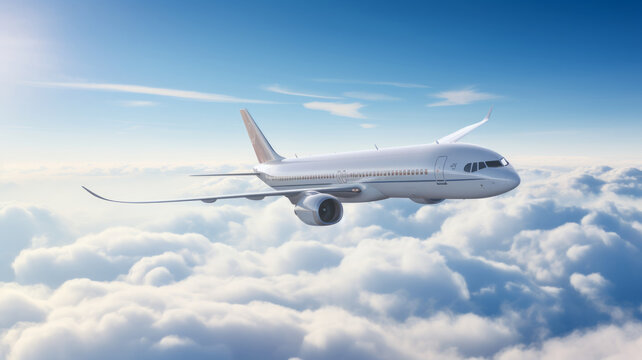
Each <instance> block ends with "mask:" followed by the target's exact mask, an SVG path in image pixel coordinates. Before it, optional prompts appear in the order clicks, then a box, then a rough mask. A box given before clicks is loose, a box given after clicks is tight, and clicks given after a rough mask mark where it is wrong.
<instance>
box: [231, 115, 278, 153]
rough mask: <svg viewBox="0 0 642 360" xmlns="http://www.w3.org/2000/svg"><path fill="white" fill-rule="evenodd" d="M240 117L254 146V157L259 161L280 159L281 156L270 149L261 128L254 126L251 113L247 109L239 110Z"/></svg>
mask: <svg viewBox="0 0 642 360" xmlns="http://www.w3.org/2000/svg"><path fill="white" fill-rule="evenodd" d="M241 117H243V122H244V123H245V128H246V129H247V134H248V135H249V136H250V141H252V146H253V147H254V152H255V153H256V157H257V158H258V159H259V162H260V163H264V162H268V161H274V160H281V159H283V157H282V156H281V155H279V154H277V153H276V151H274V149H272V146H271V145H270V143H269V142H268V141H267V139H266V138H265V136H264V135H263V133H262V132H261V129H259V127H258V126H256V123H255V122H254V119H252V115H250V113H249V112H248V111H247V109H242V110H241Z"/></svg>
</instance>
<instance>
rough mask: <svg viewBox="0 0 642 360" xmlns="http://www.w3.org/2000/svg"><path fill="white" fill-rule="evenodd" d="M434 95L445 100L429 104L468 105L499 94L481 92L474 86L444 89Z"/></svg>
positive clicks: (493, 97)
mask: <svg viewBox="0 0 642 360" xmlns="http://www.w3.org/2000/svg"><path fill="white" fill-rule="evenodd" d="M433 97H436V98H439V99H443V100H441V101H438V102H435V103H432V104H428V106H452V105H466V104H470V103H473V102H476V101H482V100H489V99H496V98H498V97H499V95H495V94H490V93H484V92H480V91H477V90H476V89H475V88H473V87H468V88H465V89H461V90H450V91H442V92H440V93H437V94H434V95H433Z"/></svg>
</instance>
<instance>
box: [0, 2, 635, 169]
mask: <svg viewBox="0 0 642 360" xmlns="http://www.w3.org/2000/svg"><path fill="white" fill-rule="evenodd" d="M1 6H2V10H3V11H2V12H3V14H4V15H3V18H6V19H9V20H8V21H4V22H3V23H4V25H0V26H2V30H3V32H4V33H5V34H6V35H5V36H6V38H7V39H12V38H13V39H14V40H15V39H17V41H8V40H6V39H5V40H4V41H3V43H2V46H3V47H4V48H5V50H7V51H3V54H4V55H3V56H4V57H8V59H5V60H4V61H5V64H9V65H8V66H4V67H5V70H4V71H3V73H2V75H3V79H2V82H3V84H2V88H3V94H4V95H5V96H3V100H0V102H1V105H2V108H1V109H0V126H1V127H2V128H3V131H2V133H3V134H2V135H1V136H2V140H3V141H2V142H3V144H4V145H3V151H11V152H14V153H16V156H15V158H14V160H13V161H10V162H12V163H13V162H16V161H17V162H20V161H26V162H29V163H34V164H37V163H38V162H39V161H43V162H47V163H48V162H60V161H63V162H74V161H82V162H86V161H92V162H93V161H95V162H99V163H102V162H114V161H122V160H124V158H125V159H128V160H129V161H137V162H145V161H156V160H159V159H161V160H168V159H171V160H172V161H174V162H179V161H181V159H192V160H198V161H211V162H215V163H216V162H220V161H221V160H222V159H221V157H223V159H225V158H226V157H233V158H234V159H238V160H240V161H246V162H251V161H253V160H254V159H253V158H252V153H251V149H250V148H249V145H248V142H247V140H246V138H245V134H244V132H243V127H242V126H241V122H240V120H239V116H238V109H239V108H241V107H247V108H249V109H250V111H251V112H252V113H253V114H254V116H255V118H256V119H257V121H258V122H259V124H260V125H261V126H262V127H263V129H264V132H265V133H266V134H267V135H268V137H269V139H270V140H271V141H272V142H273V145H274V146H275V148H277V150H279V151H281V152H283V153H285V154H287V155H290V156H291V155H292V154H293V153H295V152H297V153H299V154H311V153H320V152H324V151H342V150H353V149H361V148H370V147H372V144H373V143H377V144H378V145H380V146H395V145H405V144H415V143H424V142H431V141H433V140H434V139H436V138H438V137H440V136H442V135H445V134H447V133H449V132H451V131H454V130H456V129H458V128H460V127H462V126H464V125H466V124H469V123H471V122H473V121H476V120H478V119H480V118H481V117H482V116H483V115H484V114H485V113H486V111H487V110H488V108H489V107H490V105H491V104H494V105H495V113H494V117H493V122H491V123H489V124H488V125H487V126H486V127H485V128H483V129H480V130H479V131H477V132H476V133H475V134H473V135H471V136H470V137H469V138H468V139H467V141H470V142H475V143H479V144H482V145H485V146H489V147H491V148H494V149H496V150H498V151H500V152H502V153H505V155H506V156H508V157H509V158H510V157H511V156H512V157H515V156H517V157H518V158H519V157H520V156H538V155H544V156H548V155H557V156H561V157H572V156H588V157H591V158H596V157H597V158H600V160H602V162H605V161H616V160H628V161H631V160H632V161H639V159H640V155H639V154H640V153H642V151H641V150H642V148H641V145H639V141H637V140H638V137H639V134H640V130H642V128H641V126H642V125H641V124H642V122H641V121H640V120H642V102H640V98H641V97H642V90H640V86H639V84H640V82H641V80H642V71H641V70H640V66H639V64H640V63H641V62H642V50H640V49H642V43H641V42H642V40H641V39H640V37H639V36H638V35H639V33H640V30H641V29H640V27H641V25H640V21H639V20H640V13H641V9H640V5H639V4H636V3H627V2H620V3H617V4H612V3H609V2H585V3H582V4H576V3H563V4H560V3H558V2H537V3H528V4H527V3H521V2H520V3H516V2H511V1H505V2H502V1H499V2H497V1H496V2H490V3H488V2H485V3H481V2H448V3H442V2H402V3H401V4H392V3H389V2H366V3H357V2H354V3H349V4H346V3H345V2H297V1H292V2H277V3H271V2H257V3H255V2H234V3H210V2H190V3H180V4H179V3H172V2H154V3H144V2H143V3H137V4H132V3H131V2H127V1H122V2H119V1H114V2H108V3H102V2H87V3H74V2H45V3H42V2H39V3H37V4H36V3H34V2H28V1H27V2H19V3H13V2H9V3H4V4H3V5H1ZM20 41H22V42H23V43H27V44H28V45H16V42H20ZM12 57H13V59H12ZM43 83H56V84H61V83H99V84H127V85H139V86H146V87H153V88H164V89H178V90H186V91H197V92H202V93H214V94H222V95H228V96H233V97H235V98H240V99H255V100H263V101H269V102H275V103H270V104H257V103H251V102H244V101H235V102H232V103H230V102H207V101H199V100H190V99H180V98H173V97H162V96H155V95H145V94H136V93H126V92H107V91H96V90H87V89H69V88H59V87H44V86H42V85H43ZM399 84H416V85H421V86H415V87H399V86H398V85H399ZM395 85H397V86H395ZM275 86H278V89H281V90H287V91H289V92H294V93H300V94H301V93H302V94H311V95H319V96H324V97H329V98H330V99H328V98H323V97H318V98H314V97H303V96H296V95H286V94H282V93H275V92H272V91H269V89H270V88H271V87H272V88H274V87H275ZM466 90H467V91H469V93H470V94H469V96H467V97H465V99H464V100H463V104H461V105H452V106H432V107H430V106H427V105H428V104H435V103H439V102H440V101H443V100H444V99H443V98H439V97H438V95H439V94H443V93H444V92H454V93H455V94H457V93H461V92H462V91H466ZM480 94H481V95H480ZM364 97H365V98H364ZM475 99H478V100H475ZM309 102H324V103H344V104H354V103H359V104H360V106H362V107H361V108H360V109H359V110H358V113H359V114H360V116H361V117H363V118H357V119H355V118H351V117H346V116H337V115H333V114H331V113H329V112H327V111H320V110H314V109H310V108H305V107H304V106H303V104H305V103H309ZM127 105H129V106H127ZM132 105H138V106H132ZM361 124H371V126H370V127H369V128H362V127H360V125H361ZM366 126H367V125H366ZM372 126H374V127H372ZM310 138H314V139H326V141H309V139H310ZM328 140H329V141H328ZM329 143H331V144H332V148H331V149H328V144H329ZM114 144H117V147H116V148H115V147H114Z"/></svg>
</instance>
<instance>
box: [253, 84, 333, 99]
mask: <svg viewBox="0 0 642 360" xmlns="http://www.w3.org/2000/svg"><path fill="white" fill-rule="evenodd" d="M265 90H267V91H271V92H274V93H277V94H285V95H293V96H303V97H309V98H317V99H329V100H338V99H341V98H340V97H336V96H325V95H317V94H310V93H302V92H297V91H292V90H288V89H285V88H282V87H281V86H279V85H278V84H275V85H271V86H268V87H266V88H265Z"/></svg>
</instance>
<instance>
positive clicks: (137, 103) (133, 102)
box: [122, 100, 158, 107]
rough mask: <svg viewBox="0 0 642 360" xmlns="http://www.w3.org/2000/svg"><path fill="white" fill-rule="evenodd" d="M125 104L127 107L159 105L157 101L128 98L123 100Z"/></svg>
mask: <svg viewBox="0 0 642 360" xmlns="http://www.w3.org/2000/svg"><path fill="white" fill-rule="evenodd" d="M122 104H123V106H126V107H149V106H156V105H158V103H157V102H155V101H146V100H128V101H123V102H122Z"/></svg>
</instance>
